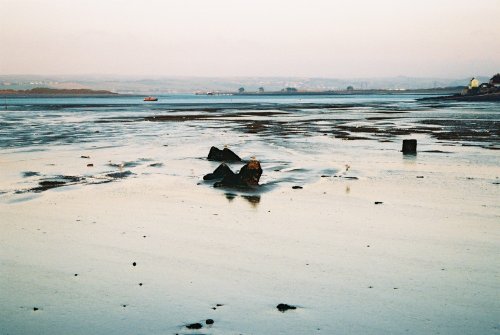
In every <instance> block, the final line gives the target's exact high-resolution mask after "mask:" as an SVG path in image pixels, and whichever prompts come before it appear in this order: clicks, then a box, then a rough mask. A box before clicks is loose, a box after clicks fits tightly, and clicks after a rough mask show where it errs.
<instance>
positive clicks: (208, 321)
mask: <svg viewBox="0 0 500 335" xmlns="http://www.w3.org/2000/svg"><path fill="white" fill-rule="evenodd" d="M205 323H206V324H207V325H213V324H214V320H212V319H207V320H206V321H205Z"/></svg>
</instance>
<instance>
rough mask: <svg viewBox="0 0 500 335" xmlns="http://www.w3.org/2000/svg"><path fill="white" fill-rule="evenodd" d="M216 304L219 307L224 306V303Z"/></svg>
mask: <svg viewBox="0 0 500 335" xmlns="http://www.w3.org/2000/svg"><path fill="white" fill-rule="evenodd" d="M215 306H217V307H222V306H224V304H217V305H215Z"/></svg>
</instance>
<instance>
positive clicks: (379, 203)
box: [375, 201, 383, 205]
mask: <svg viewBox="0 0 500 335" xmlns="http://www.w3.org/2000/svg"><path fill="white" fill-rule="evenodd" d="M382 204H383V202H382V201H375V205H382Z"/></svg>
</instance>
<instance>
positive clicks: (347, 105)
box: [0, 94, 500, 193]
mask: <svg viewBox="0 0 500 335" xmlns="http://www.w3.org/2000/svg"><path fill="white" fill-rule="evenodd" d="M423 97H425V96H422V95H410V94H384V95H339V96H307V95H303V96H300V95H293V96H286V95H284V96H200V95H165V96H159V101H158V102H144V101H142V97H140V96H116V97H71V98H59V97H58V98H7V99H4V106H3V107H4V108H3V110H1V111H0V150H1V151H2V152H4V153H12V154H15V153H17V154H21V153H29V152H31V153H36V152H38V154H37V155H35V156H33V158H36V157H50V155H47V153H48V152H52V153H54V152H58V151H61V150H63V151H68V150H69V151H75V153H74V155H73V157H74V158H75V159H76V158H78V157H80V156H93V158H95V157H96V155H98V156H100V159H101V164H100V165H99V164H94V163H92V162H91V163H92V164H94V165H95V166H94V167H95V168H94V169H91V171H92V172H98V173H97V175H99V176H101V175H102V174H105V173H111V172H113V171H114V170H113V169H110V168H115V169H116V167H120V166H121V165H123V166H125V167H126V168H127V167H128V168H129V169H128V170H126V171H128V172H130V173H138V172H137V171H135V172H134V171H133V170H137V169H138V168H140V167H141V166H142V167H148V166H150V165H153V166H156V167H159V166H160V164H166V162H167V161H168V162H169V163H168V164H169V165H170V166H169V169H167V170H165V169H162V170H159V169H156V170H157V171H156V173H169V174H172V175H183V176H186V177H187V176H192V175H193V174H199V175H203V173H208V172H210V171H206V172H204V170H206V169H207V168H206V167H202V166H200V163H201V161H202V160H203V158H204V157H206V155H207V154H208V151H209V149H210V147H211V146H216V147H219V148H222V147H224V146H228V147H229V148H230V149H232V150H233V151H235V152H237V154H239V155H240V156H241V157H242V158H243V159H244V160H248V159H250V157H256V158H257V159H258V160H260V161H261V163H263V165H264V167H265V173H264V176H263V180H264V181H266V182H267V183H270V184H271V185H278V184H282V183H283V182H285V183H286V184H289V183H296V182H306V181H314V180H315V179H316V178H318V177H320V176H322V175H328V176H329V175H334V174H335V173H338V172H340V171H342V170H343V169H345V166H350V164H351V162H352V161H357V160H359V158H360V157H370V156H371V157H373V158H374V159H378V158H377V157H378V156H380V155H386V154H387V153H388V152H389V156H390V157H393V158H394V157H398V159H400V157H401V155H400V154H396V153H397V152H398V151H399V150H401V142H402V139H405V138H416V139H418V146H419V147H418V148H419V156H418V157H420V159H423V157H426V156H429V157H433V158H434V157H435V156H436V155H439V154H441V155H448V156H449V155H451V154H453V156H454V157H453V159H457V162H460V161H462V160H465V161H472V162H477V163H478V164H479V163H480V164H487V165H491V164H493V165H495V164H497V163H498V154H497V151H496V150H498V149H500V108H499V105H498V104H496V103H460V102H449V101H446V102H440V101H420V100H418V99H420V98H423ZM89 152H92V155H90V154H89ZM44 153H45V154H44ZM106 156H107V157H106ZM118 156H119V157H118ZM379 158H380V157H379ZM332 161H333V163H332ZM104 162H106V164H104ZM155 162H156V163H158V164H156V165H155ZM79 163H80V164H81V165H82V166H83V167H85V169H84V170H81V171H80V170H79V171H73V172H77V173H78V175H79V176H83V175H85V176H86V177H87V180H89V177H92V176H91V175H89V170H90V169H86V166H85V164H82V162H79ZM86 163H87V162H86ZM203 163H205V162H203ZM50 164H53V165H52V166H54V165H56V164H55V162H47V165H48V166H47V167H45V170H47V173H46V174H45V173H43V172H40V171H31V170H33V169H32V168H30V167H29V166H27V167H26V168H25V170H26V171H19V173H18V176H17V177H16V176H8V177H9V178H4V183H2V184H0V185H3V186H4V188H3V189H2V190H1V191H3V192H4V193H9V192H21V193H22V191H23V188H22V187H20V186H19V183H20V182H21V183H23V184H26V183H27V182H28V180H30V179H29V178H28V179H26V176H28V177H31V179H32V180H33V181H34V182H37V181H39V179H37V178H36V177H38V175H36V174H34V175H31V176H30V173H29V172H36V173H37V174H39V175H40V176H42V177H43V176H44V175H45V177H44V178H49V177H51V173H52V176H61V175H67V174H68V172H65V171H62V170H57V169H56V170H57V171H54V168H50V166H51V165H50ZM212 165H213V164H212ZM212 167H213V168H215V167H216V166H210V169H211V168H212ZM121 168H123V167H121ZM237 168H238V166H236V167H235V169H237ZM149 170H151V171H149V173H155V169H149ZM160 171H161V172H160ZM167 171H168V172H167ZM282 171H287V172H288V173H287V174H286V176H283V174H280V175H278V174H277V172H282ZM26 172H27V174H26ZM23 173H24V174H23ZM33 176H34V177H35V178H33ZM6 177H7V176H6ZM198 177H199V176H198ZM5 180H9V181H11V182H9V183H7V182H6V181H5ZM12 182H14V184H13V183H12ZM16 184H17V186H16ZM24 188H26V187H24Z"/></svg>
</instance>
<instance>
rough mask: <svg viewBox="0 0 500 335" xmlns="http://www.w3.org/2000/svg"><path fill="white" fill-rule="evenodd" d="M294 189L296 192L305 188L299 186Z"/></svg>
mask: <svg viewBox="0 0 500 335" xmlns="http://www.w3.org/2000/svg"><path fill="white" fill-rule="evenodd" d="M292 188H293V189H294V190H301V189H303V187H302V186H297V185H295V186H292Z"/></svg>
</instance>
